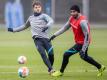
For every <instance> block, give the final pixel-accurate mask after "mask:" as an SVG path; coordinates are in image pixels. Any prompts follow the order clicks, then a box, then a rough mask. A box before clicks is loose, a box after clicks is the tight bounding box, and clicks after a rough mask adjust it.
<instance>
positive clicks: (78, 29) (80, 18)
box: [50, 5, 105, 76]
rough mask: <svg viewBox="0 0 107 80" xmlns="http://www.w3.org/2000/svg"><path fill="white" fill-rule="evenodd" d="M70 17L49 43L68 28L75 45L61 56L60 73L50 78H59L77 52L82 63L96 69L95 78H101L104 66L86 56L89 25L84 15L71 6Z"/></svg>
mask: <svg viewBox="0 0 107 80" xmlns="http://www.w3.org/2000/svg"><path fill="white" fill-rule="evenodd" d="M70 12H71V16H70V18H69V20H68V21H67V23H66V24H65V25H64V27H62V28H61V29H60V30H58V31H57V32H56V33H54V35H53V36H51V38H50V41H51V40H53V39H54V38H55V37H57V36H59V35H60V34H62V33H64V32H65V31H67V30H68V29H69V28H72V30H73V33H74V37H75V38H74V39H75V45H74V46H73V47H71V48H70V49H68V50H67V51H66V52H65V53H64V55H63V61H62V66H61V68H60V71H56V72H54V73H52V76H61V75H63V73H64V70H65V68H66V66H67V64H68V62H69V58H70V56H72V55H74V54H76V53H78V52H79V55H80V57H81V59H83V60H84V61H86V62H88V63H90V64H92V65H94V66H95V67H97V69H98V71H99V73H98V75H97V76H101V75H102V73H103V71H104V70H105V66H103V65H101V64H99V63H98V62H97V61H95V60H94V59H93V58H92V57H90V56H89V55H88V53H87V52H88V46H89V44H90V41H91V40H90V25H89V23H88V21H87V19H86V17H85V16H84V15H82V14H81V13H80V8H79V6H78V5H73V6H72V7H71V8H70Z"/></svg>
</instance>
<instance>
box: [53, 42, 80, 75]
mask: <svg viewBox="0 0 107 80" xmlns="http://www.w3.org/2000/svg"><path fill="white" fill-rule="evenodd" d="M81 48H82V45H80V44H76V45H74V46H73V47H72V48H70V49H69V50H68V51H66V52H65V53H64V55H63V61H62V66H61V68H60V71H57V72H55V73H53V74H52V76H61V75H62V74H63V73H64V70H65V68H66V66H67V64H68V63H69V58H70V56H72V55H74V54H75V53H78V52H79V51H80V50H81Z"/></svg>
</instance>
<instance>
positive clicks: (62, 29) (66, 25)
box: [54, 21, 70, 36]
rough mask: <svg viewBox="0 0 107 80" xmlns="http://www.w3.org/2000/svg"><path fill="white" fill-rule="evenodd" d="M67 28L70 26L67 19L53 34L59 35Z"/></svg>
mask: <svg viewBox="0 0 107 80" xmlns="http://www.w3.org/2000/svg"><path fill="white" fill-rule="evenodd" d="M69 28H70V24H69V21H68V22H66V24H65V25H64V26H63V27H62V28H61V29H59V30H58V31H57V32H55V33H54V35H55V36H59V35H60V34H62V33H64V32H65V31H67V30H68V29H69Z"/></svg>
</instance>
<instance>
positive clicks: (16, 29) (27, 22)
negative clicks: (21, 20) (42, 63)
mask: <svg viewBox="0 0 107 80" xmlns="http://www.w3.org/2000/svg"><path fill="white" fill-rule="evenodd" d="M29 26H30V22H29V20H27V21H26V23H25V24H24V25H22V26H19V27H17V28H13V32H19V31H22V30H25V29H26V28H28V27H29Z"/></svg>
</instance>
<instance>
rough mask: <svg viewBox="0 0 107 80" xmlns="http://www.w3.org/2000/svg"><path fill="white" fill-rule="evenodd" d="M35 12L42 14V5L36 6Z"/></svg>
mask: <svg viewBox="0 0 107 80" xmlns="http://www.w3.org/2000/svg"><path fill="white" fill-rule="evenodd" d="M33 11H34V12H36V13H41V11H42V7H41V5H35V6H34V7H33Z"/></svg>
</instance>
